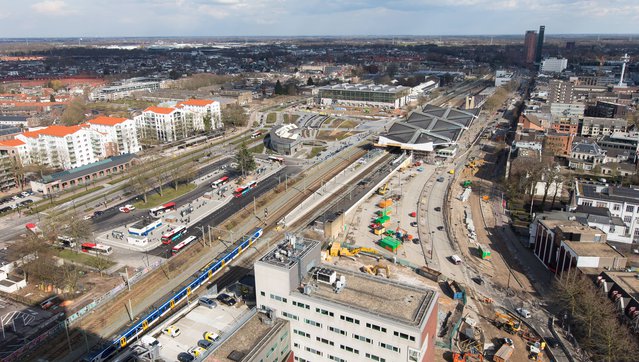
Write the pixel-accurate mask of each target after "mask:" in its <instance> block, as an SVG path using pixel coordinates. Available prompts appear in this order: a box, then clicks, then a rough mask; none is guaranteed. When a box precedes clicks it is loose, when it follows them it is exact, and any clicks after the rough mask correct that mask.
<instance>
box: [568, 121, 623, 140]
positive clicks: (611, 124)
mask: <svg viewBox="0 0 639 362" xmlns="http://www.w3.org/2000/svg"><path fill="white" fill-rule="evenodd" d="M580 123H581V124H580V127H579V128H580V130H579V134H580V135H581V136H583V137H599V136H610V135H612V134H613V133H618V132H625V131H626V130H627V129H628V121H626V120H625V119H623V118H604V117H584V119H583V120H582V121H581V122H580Z"/></svg>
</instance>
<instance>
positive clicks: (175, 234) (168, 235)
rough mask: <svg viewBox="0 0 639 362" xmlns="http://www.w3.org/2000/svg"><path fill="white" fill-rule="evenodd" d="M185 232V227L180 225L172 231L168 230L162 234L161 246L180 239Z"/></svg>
mask: <svg viewBox="0 0 639 362" xmlns="http://www.w3.org/2000/svg"><path fill="white" fill-rule="evenodd" d="M185 232H186V226H184V225H180V226H178V227H176V228H175V229H173V230H169V231H167V232H165V233H164V234H162V244H171V242H172V241H175V240H177V239H179V238H180V237H182V235H183V234H184V233H185Z"/></svg>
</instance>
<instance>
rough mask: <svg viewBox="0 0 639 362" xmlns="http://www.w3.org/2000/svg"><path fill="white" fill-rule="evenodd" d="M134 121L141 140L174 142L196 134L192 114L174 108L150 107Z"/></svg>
mask: <svg viewBox="0 0 639 362" xmlns="http://www.w3.org/2000/svg"><path fill="white" fill-rule="evenodd" d="M134 120H135V127H136V128H137V132H138V137H139V139H140V140H146V141H157V142H160V143H162V142H173V141H177V140H180V139H183V138H186V137H188V136H190V135H192V134H194V132H195V129H194V126H193V115H192V113H191V112H189V111H186V110H182V109H178V108H173V107H148V108H147V109H145V110H144V111H143V112H142V114H141V115H139V116H136V117H135V118H134Z"/></svg>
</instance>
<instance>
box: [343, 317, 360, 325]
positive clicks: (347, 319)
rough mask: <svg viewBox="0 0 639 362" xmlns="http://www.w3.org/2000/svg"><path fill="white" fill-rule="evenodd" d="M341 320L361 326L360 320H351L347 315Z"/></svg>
mask: <svg viewBox="0 0 639 362" xmlns="http://www.w3.org/2000/svg"><path fill="white" fill-rule="evenodd" d="M339 319H341V320H343V321H346V322H349V323H354V324H359V319H355V318H351V317H349V316H345V315H340V316H339Z"/></svg>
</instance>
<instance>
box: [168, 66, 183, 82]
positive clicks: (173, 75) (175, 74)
mask: <svg viewBox="0 0 639 362" xmlns="http://www.w3.org/2000/svg"><path fill="white" fill-rule="evenodd" d="M180 77H182V74H180V72H178V71H177V70H175V69H171V70H170V71H169V78H171V79H173V80H176V79H180Z"/></svg>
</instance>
